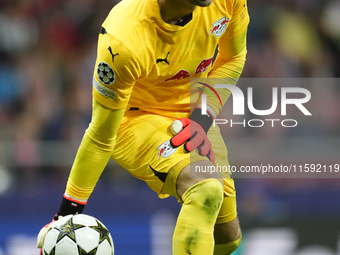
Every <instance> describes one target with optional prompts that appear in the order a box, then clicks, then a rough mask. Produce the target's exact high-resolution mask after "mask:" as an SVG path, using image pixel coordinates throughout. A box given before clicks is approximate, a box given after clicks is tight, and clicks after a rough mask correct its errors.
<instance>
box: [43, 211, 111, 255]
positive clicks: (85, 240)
mask: <svg viewBox="0 0 340 255" xmlns="http://www.w3.org/2000/svg"><path fill="white" fill-rule="evenodd" d="M42 254H43V255H87V254H88V255H113V254H114V246H113V241H112V237H111V234H110V232H109V230H108V229H107V228H106V227H105V226H104V224H103V223H101V222H100V221H99V220H97V219H96V218H94V217H92V216H89V215H85V214H77V215H67V216H65V217H63V218H61V219H60V220H58V221H57V222H56V223H55V225H53V227H52V228H51V229H50V230H49V231H48V232H47V234H46V236H45V240H44V245H43V250H42Z"/></svg>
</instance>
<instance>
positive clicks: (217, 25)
mask: <svg viewBox="0 0 340 255" xmlns="http://www.w3.org/2000/svg"><path fill="white" fill-rule="evenodd" d="M229 22H230V18H228V19H227V18H226V17H225V16H224V17H223V18H221V19H219V20H218V21H216V22H214V23H213V24H212V29H210V34H209V35H212V34H214V35H215V36H216V37H219V36H221V35H222V34H223V33H224V31H225V30H226V29H227V25H228V23H229Z"/></svg>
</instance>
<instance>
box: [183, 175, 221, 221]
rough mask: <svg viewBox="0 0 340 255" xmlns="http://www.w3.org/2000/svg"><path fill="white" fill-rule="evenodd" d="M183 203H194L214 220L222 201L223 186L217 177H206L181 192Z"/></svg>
mask: <svg viewBox="0 0 340 255" xmlns="http://www.w3.org/2000/svg"><path fill="white" fill-rule="evenodd" d="M182 199H183V202H184V204H196V205H197V206H198V209H200V211H202V212H203V213H204V214H205V215H207V216H209V218H212V219H214V221H216V218H217V215H218V213H219V211H220V208H221V205H222V202H223V186H222V185H221V183H220V181H219V180H217V179H206V180H203V181H200V182H198V183H196V184H195V185H193V186H192V187H190V188H189V189H188V190H187V191H186V192H185V193H184V194H183V197H182Z"/></svg>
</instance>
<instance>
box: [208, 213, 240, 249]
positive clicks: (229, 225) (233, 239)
mask: <svg viewBox="0 0 340 255" xmlns="http://www.w3.org/2000/svg"><path fill="white" fill-rule="evenodd" d="M214 239H215V249H214V255H229V254H231V253H233V252H234V251H235V250H236V249H237V248H238V247H239V246H240V244H241V240H242V234H241V230H240V225H239V221H238V219H237V218H235V219H234V220H232V221H230V222H226V223H222V224H216V225H215V230H214Z"/></svg>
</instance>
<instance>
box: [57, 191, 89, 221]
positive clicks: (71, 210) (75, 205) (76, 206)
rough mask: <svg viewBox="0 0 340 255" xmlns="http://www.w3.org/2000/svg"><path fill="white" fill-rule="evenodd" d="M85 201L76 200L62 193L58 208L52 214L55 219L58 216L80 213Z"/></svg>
mask: <svg viewBox="0 0 340 255" xmlns="http://www.w3.org/2000/svg"><path fill="white" fill-rule="evenodd" d="M86 203H87V201H83V200H77V199H75V198H73V197H71V196H68V195H67V194H64V196H63V200H62V202H61V205H60V207H59V210H58V212H57V214H56V216H54V217H55V220H56V219H58V217H59V216H66V215H69V214H80V213H82V212H83V210H84V208H85V205H86Z"/></svg>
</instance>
